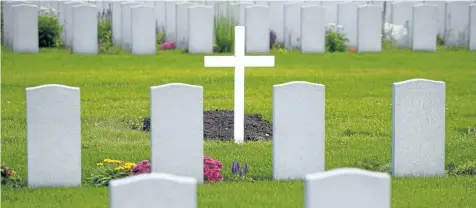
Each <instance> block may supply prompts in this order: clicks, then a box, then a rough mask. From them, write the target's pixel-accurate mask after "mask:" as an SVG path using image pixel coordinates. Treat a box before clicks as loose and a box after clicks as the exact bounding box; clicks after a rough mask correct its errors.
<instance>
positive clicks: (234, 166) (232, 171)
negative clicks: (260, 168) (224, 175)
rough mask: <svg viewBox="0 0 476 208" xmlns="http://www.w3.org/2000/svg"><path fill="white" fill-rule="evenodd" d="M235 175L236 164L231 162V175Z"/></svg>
mask: <svg viewBox="0 0 476 208" xmlns="http://www.w3.org/2000/svg"><path fill="white" fill-rule="evenodd" d="M235 173H236V164H235V161H233V164H232V165H231V174H235Z"/></svg>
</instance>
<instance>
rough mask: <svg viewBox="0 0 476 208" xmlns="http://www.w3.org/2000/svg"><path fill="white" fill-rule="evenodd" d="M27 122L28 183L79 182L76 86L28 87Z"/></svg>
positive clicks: (60, 184)
mask: <svg viewBox="0 0 476 208" xmlns="http://www.w3.org/2000/svg"><path fill="white" fill-rule="evenodd" d="M26 123H27V165H28V185H30V186H33V187H40V186H79V185H81V119H80V92H79V88H77V87H68V86H64V85H42V86H38V87H32V88H27V89H26Z"/></svg>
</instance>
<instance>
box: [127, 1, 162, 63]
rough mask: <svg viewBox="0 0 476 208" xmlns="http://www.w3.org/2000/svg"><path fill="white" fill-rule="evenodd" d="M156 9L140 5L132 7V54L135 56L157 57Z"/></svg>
mask: <svg viewBox="0 0 476 208" xmlns="http://www.w3.org/2000/svg"><path fill="white" fill-rule="evenodd" d="M153 16H154V7H153V6H151V5H145V4H144V5H139V6H133V7H131V52H132V54H134V55H155V54H156V53H157V48H156V46H157V41H156V38H157V37H156V33H155V21H154V18H151V17H153Z"/></svg>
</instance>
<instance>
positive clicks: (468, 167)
mask: <svg viewBox="0 0 476 208" xmlns="http://www.w3.org/2000/svg"><path fill="white" fill-rule="evenodd" d="M446 169H447V173H448V175H453V176H459V175H476V161H469V162H467V163H464V164H463V165H460V166H455V165H454V164H450V165H449V166H447V167H446Z"/></svg>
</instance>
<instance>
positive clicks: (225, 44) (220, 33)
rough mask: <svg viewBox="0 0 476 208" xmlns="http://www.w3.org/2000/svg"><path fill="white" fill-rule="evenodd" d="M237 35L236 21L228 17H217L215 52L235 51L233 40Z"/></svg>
mask: <svg viewBox="0 0 476 208" xmlns="http://www.w3.org/2000/svg"><path fill="white" fill-rule="evenodd" d="M234 35H235V28H234V22H233V21H232V20H230V19H228V18H224V17H218V18H216V27H215V44H214V46H213V52H215V53H229V52H232V51H233V41H234Z"/></svg>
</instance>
